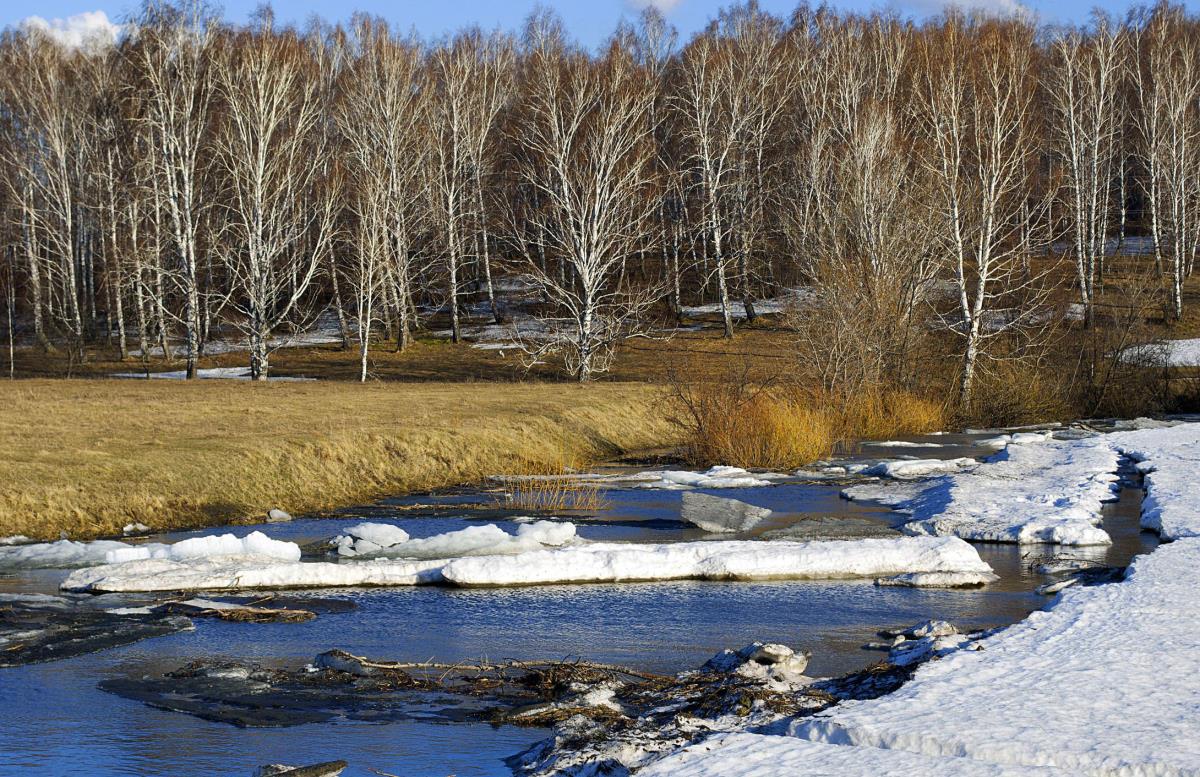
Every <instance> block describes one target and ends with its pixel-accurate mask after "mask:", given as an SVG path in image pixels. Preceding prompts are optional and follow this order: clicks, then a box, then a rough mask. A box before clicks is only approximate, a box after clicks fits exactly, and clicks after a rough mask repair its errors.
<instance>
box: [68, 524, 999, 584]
mask: <svg viewBox="0 0 1200 777" xmlns="http://www.w3.org/2000/svg"><path fill="white" fill-rule="evenodd" d="M569 525H570V524H565V525H561V524H560V525H557V526H569ZM526 526H527V527H529V528H531V529H534V528H536V527H538V526H539V524H526V525H524V526H522V528H525V527H526ZM556 528H557V527H556ZM546 531H548V530H544V529H543V530H537V531H534V532H532V533H531V534H530V535H527V536H533V537H535V538H538V539H537V541H538V543H539V544H542V542H541V540H542V539H546V538H548V535H547V534H546V533H545V532H546ZM451 534H454V532H452V533H451ZM441 536H443V537H444V536H446V535H441ZM510 536H511V535H510ZM554 539H558V538H557V537H556V538H554ZM521 540H522V538H521V537H520V536H518V537H517V538H515V540H514V541H521ZM414 542H415V541H414ZM907 572H972V573H978V574H987V573H990V572H991V568H990V567H989V566H988V565H987V563H985V562H984V561H983V560H982V559H981V558H980V557H979V554H978V553H977V552H976V550H975V549H974V548H973V547H971V545H969V544H967V543H966V542H963V541H962V540H959V539H957V538H954V537H916V538H898V539H866V540H853V541H830V542H755V541H739V542H676V543H663V544H638V543H586V544H583V545H577V546H569V547H561V548H546V549H541V550H532V551H525V552H521V553H518V554H516V555H489V556H463V557H459V558H452V559H445V558H443V559H433V558H429V559H412V560H392V559H375V560H371V561H350V562H344V563H340V564H339V563H300V562H291V563H285V562H280V561H278V560H276V559H273V558H270V557H266V556H261V555H240V556H216V557H204V558H192V559H182V560H174V559H155V558H152V559H143V560H138V561H130V562H126V563H118V564H109V565H106V566H102V567H95V568H91V569H80V570H76V571H75V572H74V573H72V574H71V575H70V577H68V578H67V580H66V581H65V582H64V583H63V589H64V590H68V591H114V592H115V591H126V592H133V591H161V590H212V589H239V588H299V587H310V588H319V587H335V586H407V585H428V584H443V585H455V586H514V585H538V584H549V583H600V582H620V581H640V580H789V579H809V578H833V579H836V578H873V577H890V576H894V575H900V574H904V573H907Z"/></svg>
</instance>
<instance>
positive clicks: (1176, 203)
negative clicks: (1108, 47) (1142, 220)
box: [1135, 6, 1200, 320]
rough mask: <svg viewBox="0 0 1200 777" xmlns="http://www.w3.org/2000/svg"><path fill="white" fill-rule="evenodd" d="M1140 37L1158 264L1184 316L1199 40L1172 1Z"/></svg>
mask: <svg viewBox="0 0 1200 777" xmlns="http://www.w3.org/2000/svg"><path fill="white" fill-rule="evenodd" d="M1136 42H1137V46H1138V59H1139V62H1138V66H1137V82H1136V86H1135V92H1136V102H1137V119H1136V123H1137V126H1138V130H1139V135H1140V141H1141V142H1140V146H1139V147H1140V157H1141V161H1142V164H1143V166H1144V167H1145V176H1144V183H1143V191H1144V193H1145V197H1146V203H1147V210H1148V211H1149V216H1150V235H1151V238H1152V239H1153V244H1154V259H1155V267H1156V268H1158V269H1159V271H1160V272H1163V271H1165V273H1166V275H1167V284H1168V289H1169V291H1168V299H1169V305H1170V314H1171V316H1172V318H1174V319H1176V320H1178V319H1180V318H1182V316H1183V281H1184V279H1185V278H1186V277H1187V276H1188V275H1190V274H1191V271H1192V269H1193V267H1194V264H1195V260H1196V251H1197V248H1198V247H1200V105H1198V104H1197V101H1198V100H1200V42H1198V41H1197V40H1196V38H1195V36H1194V35H1189V34H1188V31H1187V30H1186V29H1185V26H1184V20H1183V18H1182V12H1181V10H1180V9H1178V8H1173V7H1170V6H1159V7H1157V8H1155V9H1154V10H1153V11H1152V12H1151V13H1150V14H1149V15H1148V16H1147V17H1146V18H1144V20H1143V24H1142V27H1141V29H1140V30H1139V31H1138V32H1137V38H1136Z"/></svg>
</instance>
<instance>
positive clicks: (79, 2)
mask: <svg viewBox="0 0 1200 777" xmlns="http://www.w3.org/2000/svg"><path fill="white" fill-rule="evenodd" d="M1014 1H1015V0H960V2H961V4H964V5H976V6H980V7H993V8H994V7H1006V6H1009V5H1011V3H1012V2H1014ZM645 2H655V3H656V4H659V5H660V7H665V8H666V9H667V11H666V13H667V17H668V19H670V21H671V22H672V23H673V24H675V25H676V26H677V27H678V28H679V29H680V30H681V32H683V33H685V34H686V33H690V32H692V31H694V30H696V29H698V28H700V27H702V26H703V25H704V24H705V23H706V22H707V21H708V20H709V19H710V18H712V17H713V16H714V15H715V14H716V12H717V10H718V9H719V8H720V7H722V5H724V4H725V3H723V2H722V1H721V0H542V4H543V5H546V6H549V7H552V8H554V9H556V10H557V11H558V12H559V13H560V14H561V15H562V17H563V19H564V21H565V22H566V24H567V27H568V29H569V30H570V31H571V32H572V33H573V34H574V35H575V36H576V37H578V38H579V39H580V40H581V41H583V42H585V43H589V44H594V43H597V42H599V41H600V40H602V39H603V38H604V37H605V36H607V35H608V33H610V32H611V31H612V29H613V28H614V26H615V25H616V23H617V21H618V20H619V19H620V18H621V16H622V15H626V16H630V17H632V16H634V15H635V14H636V13H637V11H636V8H637V6H638V4H639V3H645ZM942 2H943V0H891V3H890V5H892V6H894V7H896V8H898V9H899V10H901V11H903V12H906V13H911V14H913V15H914V16H918V17H919V16H922V15H925V14H928V13H930V12H931V11H936V10H937V9H938V8H939V7H940V6H941V4H942ZM534 3H535V0H434V1H433V2H429V1H428V0H425V1H422V2H418V1H416V0H276V2H274V3H273V6H274V8H275V11H276V15H277V17H279V18H281V19H290V20H293V21H299V22H302V21H304V20H305V19H306V18H307V17H308V16H309V15H310V14H313V13H316V14H319V15H320V16H322V17H324V18H325V19H328V20H342V19H346V18H348V17H349V16H350V14H351V13H352V12H354V11H356V10H361V11H366V12H369V13H372V14H377V15H380V16H383V17H385V18H387V19H388V20H390V21H391V22H393V23H395V24H398V25H400V26H401V27H402V28H407V27H409V26H410V25H411V26H415V27H416V28H417V30H418V31H420V32H421V33H422V34H423V35H425V36H429V37H436V36H439V35H441V34H443V33H445V32H448V31H451V30H454V29H455V28H457V27H460V26H462V25H465V24H469V23H478V24H480V25H481V26H483V27H485V28H491V27H495V26H501V27H505V28H510V29H515V28H517V27H519V25H520V23H521V21H522V19H524V17H525V15H526V14H528V13H529V11H530V9H531V8H533V6H534ZM257 4H258V0H225V2H224V3H222V4H221V5H222V6H223V7H224V9H225V14H226V16H227V17H228V18H229V19H231V20H234V21H244V20H245V19H246V17H247V15H248V14H249V13H250V12H251V11H252V10H253V9H254V8H255V7H256V6H257ZM760 4H761V5H762V6H763V7H764V8H766V9H768V10H772V11H776V12H779V13H786V12H787V11H789V10H791V8H792V7H793V6H794V4H795V0H760ZM814 4H815V3H814ZM833 4H834V5H836V6H840V7H843V8H849V9H856V10H863V9H868V8H872V7H878V6H880V5H882V3H879V2H872V1H871V0H834V3H833ZM1024 4H1025V5H1026V6H1027V7H1029V8H1031V9H1032V10H1034V11H1035V12H1037V13H1038V14H1039V16H1040V17H1041V18H1043V19H1044V20H1046V21H1051V22H1069V21H1082V20H1084V19H1085V18H1086V17H1087V14H1088V11H1089V9H1091V8H1092V7H1093V6H1098V7H1100V8H1104V9H1106V10H1109V11H1112V12H1115V13H1118V14H1123V13H1124V12H1125V10H1126V9H1127V8H1128V7H1129V5H1130V3H1128V2H1123V1H1121V2H1119V1H1114V0H1098V1H1096V0H1024ZM2 5H3V8H2V9H0V26H5V25H10V24H15V23H17V22H19V21H20V20H21V19H23V18H25V17H27V16H30V15H34V14H36V15H38V16H41V17H43V18H46V19H53V18H65V17H69V16H71V15H74V14H78V13H83V12H87V11H97V10H101V11H104V12H105V13H107V14H108V16H109V18H110V19H112V20H113V21H118V20H119V19H121V18H123V17H124V16H125V15H127V14H128V13H129V12H130V11H131V10H133V9H135V8H136V7H137V0H39V1H38V2H26V1H25V0H8V1H7V2H4V3H2ZM1186 5H1187V6H1188V7H1189V8H1191V9H1193V10H1195V9H1196V8H1200V0H1192V1H1191V2H1187V3H1186Z"/></svg>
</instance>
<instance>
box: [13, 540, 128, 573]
mask: <svg viewBox="0 0 1200 777" xmlns="http://www.w3.org/2000/svg"><path fill="white" fill-rule="evenodd" d="M130 547H132V546H130V545H127V544H126V543H124V542H117V541H116V540H96V541H94V542H76V541H74V540H58V541H57V542H35V543H32V544H25V545H16V544H14V545H5V546H3V547H0V569H71V568H74V567H84V566H90V565H92V564H103V563H104V562H105V560H106V556H107V555H108V553H110V552H112V551H114V550H124V549H128V548H130Z"/></svg>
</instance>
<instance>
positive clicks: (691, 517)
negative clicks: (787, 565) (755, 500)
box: [679, 491, 771, 534]
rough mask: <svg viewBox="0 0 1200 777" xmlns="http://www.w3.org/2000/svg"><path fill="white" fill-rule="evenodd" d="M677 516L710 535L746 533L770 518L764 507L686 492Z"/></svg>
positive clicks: (768, 511)
mask: <svg viewBox="0 0 1200 777" xmlns="http://www.w3.org/2000/svg"><path fill="white" fill-rule="evenodd" d="M679 516H680V517H681V518H683V520H685V521H687V522H688V523H690V524H692V525H694V526H698V527H700V528H701V529H703V530H704V531H706V532H712V533H714V534H722V533H736V532H743V531H749V530H750V529H753V528H754V527H755V526H757V525H758V524H759V523H761V522H762V521H763V520H764V519H766V518H769V517H770V516H771V511H770V510H768V509H767V508H765V507H756V506H755V505H751V504H746V503H745V502H739V501H738V500H737V499H727V498H725V497H721V496H713V495H711V494H701V493H696V492H694V491H689V492H687V493H685V494H684V495H683V500H682V505H681V507H680V512H679Z"/></svg>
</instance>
